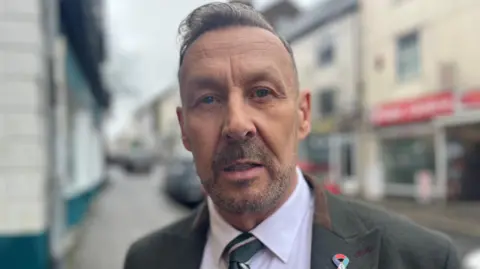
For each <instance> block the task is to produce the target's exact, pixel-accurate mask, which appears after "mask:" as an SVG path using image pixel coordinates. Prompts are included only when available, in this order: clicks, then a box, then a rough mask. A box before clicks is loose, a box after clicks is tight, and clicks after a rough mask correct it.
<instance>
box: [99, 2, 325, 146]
mask: <svg viewBox="0 0 480 269" xmlns="http://www.w3.org/2000/svg"><path fill="white" fill-rule="evenodd" d="M274 1H275V0H256V1H254V5H255V6H257V7H259V8H262V7H263V6H265V5H269V4H271V3H272V2H274ZM317 1H319V0H293V2H296V4H298V5H299V6H300V7H303V8H305V7H307V6H309V5H311V4H313V3H315V2H317ZM166 2H167V1H166V0H107V1H106V7H105V12H106V14H105V15H106V22H105V23H106V29H107V35H108V36H107V53H108V59H107V62H106V63H105V77H106V79H107V82H108V83H109V85H110V90H111V92H112V94H113V100H114V101H113V104H112V108H111V112H110V117H109V120H108V123H107V126H106V127H107V128H106V131H107V135H108V137H109V138H113V137H114V136H116V135H117V134H118V133H119V132H120V131H121V130H122V128H125V126H127V125H126V124H127V123H128V121H129V119H130V117H131V115H132V114H133V111H134V110H135V109H136V108H137V107H138V106H139V105H141V104H143V103H145V102H147V101H148V100H149V99H151V98H152V97H154V96H155V95H158V94H159V93H160V92H161V91H162V89H164V88H166V87H167V86H168V85H169V84H171V83H172V82H174V79H175V72H176V69H177V65H178V49H179V44H178V40H177V27H178V25H179V23H180V22H181V20H182V19H183V18H184V17H185V16H186V15H187V14H188V13H189V12H190V11H191V10H193V9H194V8H195V7H198V6H200V5H202V4H205V3H208V2H211V1H207V0H176V1H172V0H169V1H168V4H166Z"/></svg>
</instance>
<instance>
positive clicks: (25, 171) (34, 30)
mask: <svg viewBox="0 0 480 269" xmlns="http://www.w3.org/2000/svg"><path fill="white" fill-rule="evenodd" d="M40 4H41V2H40V0H0V236H3V235H17V234H19V235H20V234H26V233H41V232H43V231H44V230H45V228H46V197H45V188H46V184H45V183H46V182H45V175H46V173H45V171H46V160H47V158H46V149H47V148H46V143H45V141H46V140H45V134H46V130H45V122H44V117H43V114H42V111H43V102H44V94H43V93H42V87H43V83H44V81H43V79H42V77H43V74H42V70H43V69H44V68H43V67H42V64H43V61H42V32H41V24H40V21H41V17H40V15H41V13H40V12H41V6H40Z"/></svg>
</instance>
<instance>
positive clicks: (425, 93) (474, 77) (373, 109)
mask: <svg viewBox="0 0 480 269" xmlns="http://www.w3.org/2000/svg"><path fill="white" fill-rule="evenodd" d="M479 20H480V2H478V1H474V0H461V1H433V0H421V1H409V0H396V1H379V0H378V1H377V0H374V1H370V0H363V1H362V20H361V24H362V33H363V35H362V37H363V42H362V47H363V59H364V60H363V70H364V75H365V76H364V78H365V90H366V96H365V101H366V106H368V107H369V111H370V112H369V114H370V117H369V122H370V126H371V128H370V130H369V132H368V135H366V136H365V139H364V140H363V141H364V143H363V145H364V146H365V147H364V158H363V161H364V162H365V166H366V167H368V169H367V172H366V174H367V178H369V179H370V180H369V182H368V187H367V188H366V190H368V192H369V193H368V196H370V197H372V198H381V197H383V196H385V195H387V196H392V195H393V196H406V197H416V196H418V195H420V193H419V192H420V189H419V186H421V184H419V183H420V182H424V183H425V184H423V186H426V187H424V188H423V189H422V190H423V191H422V193H424V194H428V195H430V196H431V197H432V198H441V199H446V198H451V199H474V198H475V197H476V199H480V192H479V191H478V189H479V187H480V181H479V180H478V176H476V175H477V174H476V170H477V168H475V167H477V166H476V165H475V163H476V162H477V161H478V160H479V159H480V155H479V151H478V149H479V148H480V147H479V146H478V145H479V144H478V143H479V142H480V141H479V138H480V135H479V134H480V133H479V131H478V122H479V120H480V118H479V112H478V110H476V108H478V103H479V94H478V90H479V89H480V87H479V86H480V76H479V75H478V74H477V72H476V67H475V66H476V65H477V63H478V62H480V52H479V50H478V49H477V47H478V46H477V44H479V40H478V39H479V35H478V34H476V32H477V31H476V30H475V25H476V24H477V23H478V22H480V21H479ZM475 189H476V190H475Z"/></svg>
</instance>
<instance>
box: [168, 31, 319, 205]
mask: <svg viewBox="0 0 480 269" xmlns="http://www.w3.org/2000/svg"><path fill="white" fill-rule="evenodd" d="M179 80H180V92H181V97H182V108H178V109H177V116H178V119H179V123H180V126H181V130H182V139H183V143H184V145H185V148H186V149H187V150H189V151H191V152H192V154H193V157H194V159H195V165H196V168H197V172H198V175H199V177H200V178H201V180H202V184H203V185H204V188H205V190H206V192H207V193H208V194H209V196H210V197H211V198H212V200H213V201H214V203H215V204H216V205H217V206H218V207H219V208H221V209H223V210H226V211H228V212H231V213H248V212H252V213H253V212H260V211H263V210H269V209H271V208H273V207H275V206H276V205H277V204H278V202H279V201H280V200H281V198H282V197H284V196H285V193H286V192H287V191H288V189H289V188H291V187H292V184H291V183H292V182H295V165H296V154H297V145H298V142H299V140H301V139H303V138H305V136H306V135H307V134H308V132H309V131H310V123H309V122H310V95H309V94H308V93H299V91H298V88H297V87H298V86H297V83H296V73H295V71H294V68H293V63H292V59H291V57H290V55H289V54H288V52H287V50H286V49H285V47H284V46H283V44H282V42H281V41H280V40H279V39H278V38H277V37H276V36H275V35H273V34H272V33H270V32H268V31H266V30H263V29H260V28H253V27H231V28H226V29H221V30H216V31H212V32H208V33H206V34H204V35H202V36H201V37H200V38H199V39H197V40H196V41H195V43H194V44H193V45H192V46H191V47H190V48H189V49H188V51H187V53H186V54H185V58H184V62H183V64H182V67H181V70H180V78H179Z"/></svg>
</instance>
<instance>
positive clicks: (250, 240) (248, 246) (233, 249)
mask: <svg viewBox="0 0 480 269" xmlns="http://www.w3.org/2000/svg"><path fill="white" fill-rule="evenodd" d="M262 248H263V244H262V242H260V240H258V239H257V238H256V237H255V236H253V235H252V234H251V233H242V234H240V235H239V236H237V237H235V238H234V239H233V240H232V241H230V243H228V245H227V246H226V247H225V250H224V253H225V255H227V257H228V261H229V264H230V265H233V264H234V265H237V266H238V267H237V268H242V267H241V266H239V264H245V263H246V262H248V261H249V260H250V259H251V258H252V257H253V256H254V255H255V253H257V252H258V251H260V250H261V249H262ZM232 263H233V264H232ZM234 268H235V267H234Z"/></svg>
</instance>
